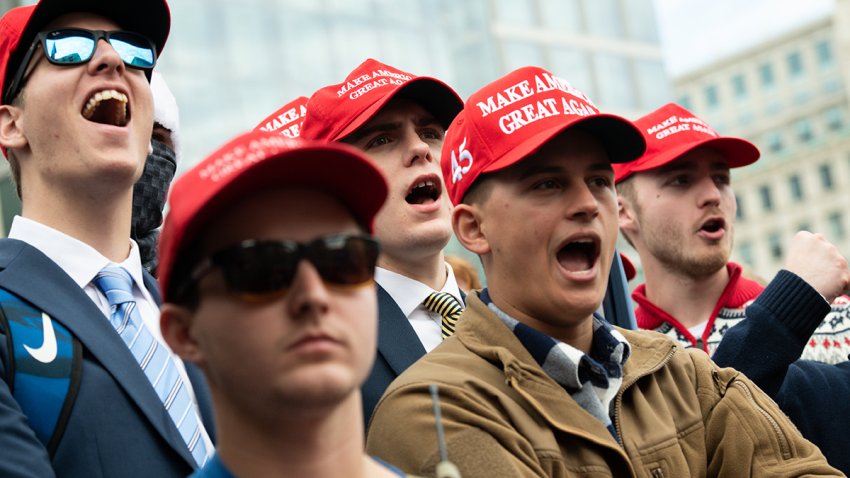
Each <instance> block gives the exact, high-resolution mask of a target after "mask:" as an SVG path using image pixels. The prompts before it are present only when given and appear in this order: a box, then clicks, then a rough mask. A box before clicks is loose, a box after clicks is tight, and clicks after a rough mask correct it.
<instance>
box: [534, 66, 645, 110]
mask: <svg viewBox="0 0 850 478" xmlns="http://www.w3.org/2000/svg"><path fill="white" fill-rule="evenodd" d="M593 63H594V66H595V70H596V79H597V84H598V86H599V90H598V92H599V98H598V100H599V102H600V103H603V104H605V105H610V106H609V108H611V109H614V110H618V109H619V110H629V109H633V108H635V107H636V106H637V101H636V100H637V95H636V94H635V91H634V84H635V82H634V81H633V79H632V78H633V74H632V69H631V67H630V65H629V59H628V58H627V57H625V56H622V55H613V54H603V53H597V54H594V55H593ZM526 64H528V63H526ZM531 64H532V65H533V64H534V63H531Z"/></svg>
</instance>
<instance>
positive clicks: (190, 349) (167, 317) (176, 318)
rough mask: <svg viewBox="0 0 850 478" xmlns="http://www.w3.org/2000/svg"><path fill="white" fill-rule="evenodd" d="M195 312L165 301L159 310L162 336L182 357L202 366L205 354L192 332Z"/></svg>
mask: <svg viewBox="0 0 850 478" xmlns="http://www.w3.org/2000/svg"><path fill="white" fill-rule="evenodd" d="M193 319H194V314H193V313H192V311H190V310H189V309H187V308H186V307H182V306H179V305H176V304H171V303H167V302H166V303H165V304H163V305H162V307H161V308H160V311H159V328H160V329H161V330H162V338H163V339H164V340H165V342H166V343H167V344H168V346H169V347H171V350H172V351H174V353H175V354H177V355H178V356H179V357H180V358H182V359H183V360H186V361H187V362H192V363H194V364H196V365H199V366H202V365H203V362H204V356H203V353H202V352H201V348H200V347H199V346H198V342H197V341H196V340H195V337H194V334H193V333H192V321H193Z"/></svg>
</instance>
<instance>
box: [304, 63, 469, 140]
mask: <svg viewBox="0 0 850 478" xmlns="http://www.w3.org/2000/svg"><path fill="white" fill-rule="evenodd" d="M396 97H399V98H409V99H411V100H413V101H415V102H416V103H418V104H420V105H421V106H422V107H423V108H425V109H426V110H428V111H429V112H430V113H431V114H433V115H434V116H435V117H436V118H437V120H438V121H439V122H440V123H441V124H442V125H443V127H446V128H447V127H448V126H449V124H450V123H451V122H452V119H454V117H455V115H457V113H458V112H459V111H460V110H461V108H463V100H461V99H460V96H458V95H457V93H455V91H454V90H453V89H452V88H451V87H450V86H449V85H447V84H445V83H443V82H442V81H440V80H438V79H436V78H430V77H427V76H415V75H413V74H411V73H407V72H405V71H401V70H399V69H397V68H393V67H391V66H389V65H385V64H383V63H381V62H379V61H377V60H373V59H371V58H370V59H368V60H366V61H364V62H363V63H361V64H360V66H358V67H357V68H355V69H354V71H352V72H351V73H349V74H348V77H346V78H345V81H343V82H342V83H340V84H338V85H330V86H326V87H324V88H322V89H320V90H318V91H316V92H315V93H313V96H311V97H310V100H309V101H308V103H307V116H305V117H304V124H303V125H302V128H301V136H302V137H303V138H305V139H318V140H324V141H339V140H341V139H343V138H345V137H346V136H348V135H350V134H351V133H353V132H354V131H356V130H357V129H358V128H360V127H361V126H363V125H364V124H365V123H366V122H367V121H369V120H370V119H372V117H373V116H375V114H377V113H378V112H379V111H380V110H381V108H383V107H384V105H386V104H387V102H389V101H390V100H391V99H393V98H396Z"/></svg>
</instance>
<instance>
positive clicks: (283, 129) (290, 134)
mask: <svg viewBox="0 0 850 478" xmlns="http://www.w3.org/2000/svg"><path fill="white" fill-rule="evenodd" d="M306 115H307V97H306V96H299V97H298V98H295V99H294V100H292V101H290V102H289V103H287V104H285V105H283V106H281V107H280V108H278V110H277V111H275V112H274V113H272V114H270V115H269V116H268V117H267V118H266V119H264V120H263V121H261V122H260V124H258V125H257V126H255V127H254V129H258V130H261V131H267V132H269V133H277V134H282V135H284V136H286V137H287V138H297V137H299V136H301V125H302V124H303V123H304V116H306Z"/></svg>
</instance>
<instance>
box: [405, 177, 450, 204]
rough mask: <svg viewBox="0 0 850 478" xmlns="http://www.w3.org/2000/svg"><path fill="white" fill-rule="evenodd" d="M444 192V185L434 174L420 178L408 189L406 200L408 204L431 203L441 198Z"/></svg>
mask: <svg viewBox="0 0 850 478" xmlns="http://www.w3.org/2000/svg"><path fill="white" fill-rule="evenodd" d="M442 192H443V185H442V184H441V183H440V180H439V179H438V178H437V177H436V176H434V177H429V178H424V179H418V180H417V181H416V182H415V183H414V184H413V186H411V187H410V189H408V191H407V195H406V196H405V197H404V200H405V201H407V203H408V204H431V203H433V202H435V201H437V199H439V198H440V194H442Z"/></svg>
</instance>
